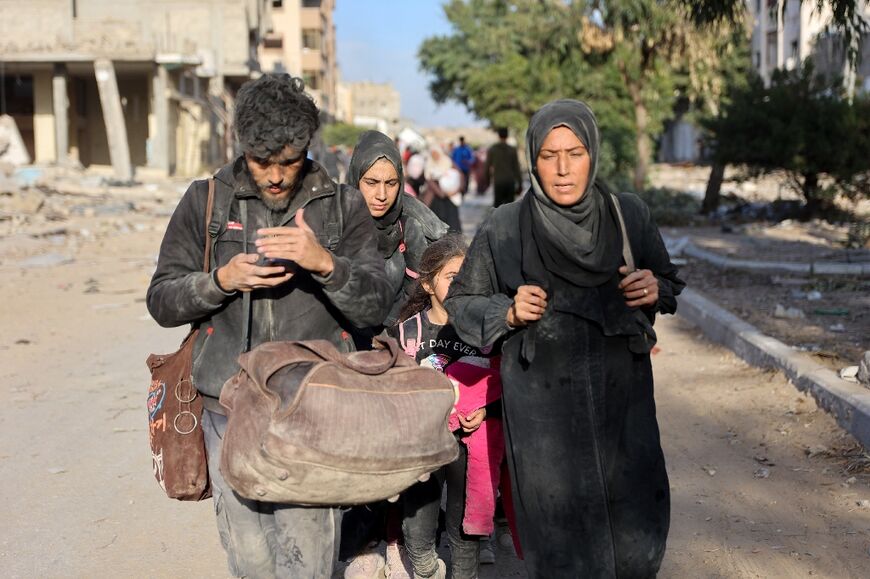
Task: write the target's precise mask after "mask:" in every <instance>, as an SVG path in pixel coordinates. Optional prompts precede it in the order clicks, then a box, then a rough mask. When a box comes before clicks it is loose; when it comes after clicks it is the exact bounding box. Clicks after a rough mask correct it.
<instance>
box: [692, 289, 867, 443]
mask: <svg viewBox="0 0 870 579" xmlns="http://www.w3.org/2000/svg"><path fill="white" fill-rule="evenodd" d="M677 300H678V303H679V307H678V311H677V315H679V316H681V317H683V318H685V319H686V320H687V321H689V322H691V323H692V324H694V325H696V326H698V328H699V329H700V330H701V331H702V332H704V334H705V335H706V336H707V337H708V338H709V339H710V340H712V341H714V342H717V343H719V344H722V345H724V346H727V347H728V348H730V349H731V350H733V351H734V353H735V354H737V355H738V356H740V357H741V358H742V359H743V360H745V361H746V362H748V363H749V364H752V365H753V366H758V367H760V368H773V369H777V370H782V371H783V372H784V373H785V375H786V376H787V377H788V379H789V380H790V381H791V383H792V384H794V385H795V386H796V387H797V389H798V390H800V391H802V392H807V393H809V394H811V395H812V396H813V398H815V400H816V402H817V403H818V405H819V406H820V407H822V408H823V409H824V410H826V411H827V412H828V413H829V414H831V415H833V416H834V418H836V420H837V423H838V424H839V425H840V426H841V427H843V428H844V429H846V430H847V431H848V432H849V433H850V434H852V436H854V437H855V438H856V439H858V441H859V442H860V443H861V444H862V445H864V448H868V449H870V389H867V388H865V387H863V386H861V385H860V384H854V383H852V382H846V381H845V380H842V379H841V378H840V377H839V376H837V374H836V373H834V372H833V371H831V370H829V369H827V368H825V367H823V366H821V365H819V364H817V363H815V362H813V361H812V360H811V359H810V358H809V357H807V356H805V355H803V354H801V353H800V352H797V351H795V350H793V349H792V348H790V347H788V346H787V345H785V344H784V343H782V342H780V341H779V340H777V339H775V338H772V337H770V336H766V335H765V334H762V333H761V331H760V330H759V329H758V328H756V327H755V326H753V325H751V324H749V323H747V322H744V321H743V320H741V319H740V318H738V317H737V316H735V315H734V314H732V313H730V312H728V311H727V310H725V309H724V308H722V307H720V306H718V305H716V304H715V303H713V302H712V301H710V300H709V299H707V298H705V297H704V296H703V295H701V294H699V293H698V292H696V291H693V290H691V289H686V290H683V293H682V294H681V295H680V296H679V297H678V298H677Z"/></svg>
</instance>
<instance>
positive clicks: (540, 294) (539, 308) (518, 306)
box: [507, 285, 547, 328]
mask: <svg viewBox="0 0 870 579" xmlns="http://www.w3.org/2000/svg"><path fill="white" fill-rule="evenodd" d="M546 309H547V292H545V291H544V290H543V289H542V288H539V287H538V286H536V285H521V286H520V287H519V288H518V289H517V295H515V296H514V303H513V304H512V305H511V307H510V309H509V310H508V313H507V323H508V325H509V326H510V327H512V328H518V327H521V326H525V325H528V324H530V323H532V322H537V321H538V320H540V319H541V317H543V315H544V310H546Z"/></svg>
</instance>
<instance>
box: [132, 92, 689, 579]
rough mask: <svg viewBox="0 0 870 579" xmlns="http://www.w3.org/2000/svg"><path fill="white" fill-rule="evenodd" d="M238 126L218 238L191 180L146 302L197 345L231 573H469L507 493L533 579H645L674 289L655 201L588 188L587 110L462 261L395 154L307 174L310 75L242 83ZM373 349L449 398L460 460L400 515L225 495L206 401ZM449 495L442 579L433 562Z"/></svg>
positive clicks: (220, 194) (378, 153)
mask: <svg viewBox="0 0 870 579" xmlns="http://www.w3.org/2000/svg"><path fill="white" fill-rule="evenodd" d="M235 127H236V134H237V138H238V142H239V145H240V148H241V150H242V152H243V154H242V155H241V156H240V157H239V158H238V159H236V160H235V161H234V162H233V163H231V164H229V165H227V166H226V167H224V168H222V169H221V170H220V171H218V173H217V174H216V175H215V177H214V181H215V207H214V210H213V215H214V217H213V219H212V221H211V223H210V224H208V225H206V224H205V223H204V220H205V215H206V195H207V189H208V184H207V183H206V182H205V181H196V182H194V183H193V184H192V185H191V187H190V188H189V189H188V191H187V193H186V194H185V195H184V197H183V198H182V200H181V201H180V203H179V205H178V208H177V209H176V211H175V213H174V214H173V216H172V219H171V220H170V223H169V226H168V228H167V232H166V235H165V237H164V239H163V243H162V245H161V249H160V257H159V260H158V266H157V269H156V271H155V273H154V277H153V279H152V281H151V285H150V287H149V290H148V297H147V303H148V307H149V311H150V312H151V314H152V315H153V316H154V318H155V319H156V320H157V321H158V322H159V323H160V324H161V325H164V326H177V325H183V324H198V325H199V327H200V330H201V331H200V332H199V333H198V337H197V343H196V345H195V350H194V362H193V378H194V382H195V384H196V387H197V389H198V390H199V392H200V394H201V395H202V397H203V401H204V407H205V410H204V413H203V426H204V429H205V441H206V447H207V451H208V456H209V473H210V476H211V481H212V492H213V496H214V504H215V512H216V516H217V525H218V531H219V534H220V538H221V543H222V545H223V547H224V549H225V551H226V553H227V558H228V563H229V568H230V571H231V573H232V574H233V575H234V576H238V577H299V578H328V577H330V576H331V575H332V573H333V571H334V568H335V565H336V560H337V558H338V555H339V553H341V556H342V557H344V558H345V559H347V560H348V562H349V565H348V568H347V571H346V573H348V574H349V575H346V576H354V577H364V576H366V575H365V574H366V573H369V575H368V576H369V577H375V576H379V577H383V576H384V574H385V573H386V574H388V576H392V577H414V578H426V577H435V578H440V579H444V578H446V577H447V576H448V571H449V576H450V577H455V578H457V579H466V578H469V579H470V578H475V577H477V576H478V567H479V545H480V542H479V538H480V536H482V535H486V534H488V533H490V532H491V531H492V526H493V517H494V514H495V509H496V503H497V501H498V500H499V498H498V497H499V494H500V495H501V501H502V503H503V504H504V508H505V510H506V511H507V512H508V514H509V515H511V516H510V518H511V520H512V521H513V529H514V530H515V535H516V536H515V540H516V544H517V546H518V554H520V555H521V556H522V557H523V560H524V564H525V567H526V570H527V572H528V575H529V576H530V577H535V578H560V577H566V578H568V577H620V578H628V577H653V576H655V574H656V572H657V570H658V568H659V565H660V564H661V561H662V557H663V555H664V549H665V540H666V538H667V533H668V523H669V487H668V479H667V474H666V471H665V464H664V457H663V454H662V450H661V445H660V443H659V433H658V425H657V422H656V416H655V404H654V399H653V378H652V370H651V366H650V350H651V348H652V346H653V344H654V343H655V332H654V330H653V323H654V321H655V316H656V314H658V313H673V312H674V311H675V309H676V299H675V298H676V296H677V295H678V294H679V293H680V291H681V289H682V288H683V285H684V284H683V282H682V281H681V280H680V279H679V277H678V275H677V270H676V268H675V267H674V266H673V264H672V263H671V262H670V259H669V257H668V254H667V251H666V250H665V248H664V244H663V243H662V240H661V237H660V235H659V232H658V229H657V228H656V226H655V223H654V222H653V220H652V218H651V216H650V213H649V210H648V208H647V207H646V206H645V205H644V203H643V202H642V201H641V200H640V199H639V198H637V197H636V196H634V195H632V194H623V193H620V194H616V195H614V194H611V193H610V192H609V191H608V190H607V188H606V187H605V186H604V184H603V183H602V181H601V180H600V179H599V178H598V176H597V167H598V151H599V132H598V126H597V123H596V120H595V117H594V115H593V113H592V111H591V110H590V109H589V108H588V107H587V106H586V105H585V104H583V103H581V102H579V101H572V100H561V101H555V102H553V103H550V104H548V105H546V106H544V107H543V108H542V109H541V110H539V111H538V112H537V113H536V114H535V115H534V116H533V117H532V119H531V121H530V125H529V129H528V131H527V155H528V159H529V165H530V168H529V174H528V178H529V181H530V183H531V186H530V188H529V190H528V191H527V192H526V193H525V195H524V196H523V197H522V198H521V199H520V200H517V201H513V200H512V197H513V194H515V192H516V191H515V190H514V191H513V192H511V200H509V202H506V203H504V204H503V206H500V207H498V208H497V209H496V210H495V211H494V212H493V213H492V214H491V215H490V217H489V218H488V220H487V221H486V222H485V223H484V224H483V225H482V226H481V228H480V230H479V231H478V232H477V234H476V236H475V237H474V239H473V241H472V242H471V244H470V246H469V245H467V243H466V241H465V239H464V238H463V237H462V235H461V234H460V233H458V232H456V231H451V227H450V224H447V223H444V222H443V221H442V220H441V219H439V218H438V216H437V215H435V214H434V213H433V212H432V211H431V210H430V209H429V208H427V207H426V206H425V204H423V203H421V202H420V201H419V200H418V199H416V198H414V197H413V196H410V195H408V194H406V193H405V192H404V191H405V183H406V179H405V169H406V167H405V166H404V165H403V162H402V161H403V160H402V158H401V155H400V153H399V150H398V149H397V147H396V145H395V143H394V142H393V140H392V139H390V138H389V137H387V136H386V135H383V134H381V133H378V132H375V131H370V132H367V133H365V134H364V135H362V137H361V138H360V140H359V143H358V144H357V146H356V148H355V150H354V152H353V156H352V158H351V160H350V163H349V168H348V179H347V181H348V184H346V185H338V184H336V183H335V182H334V181H333V180H332V179H330V178H329V177H328V175H327V173H326V171H325V170H324V169H323V168H322V167H321V166H319V165H318V164H317V163H315V162H313V161H311V160H310V159H308V158H307V156H306V150H307V148H308V145H309V144H310V142H311V139H312V137H313V136H314V134H315V132H316V131H317V129H318V111H317V108H316V106H315V105H314V103H313V101H312V100H311V98H310V97H309V96H308V95H307V94H306V93H305V92H304V90H303V87H302V86H301V84H300V83H299V82H298V80H296V79H292V78H291V77H289V76H288V75H264V76H262V77H260V78H259V79H256V80H254V81H250V82H249V83H247V84H246V85H244V86H243V87H242V88H241V89H240V91H239V93H238V96H237V100H236V109H235ZM410 169H411V168H410V167H408V172H409V173H410V172H411V171H410ZM412 178H413V177H412ZM511 179H512V180H513V181H512V187H516V186H517V185H516V183H517V179H516V176H512V177H511ZM495 184H496V186H497V191H498V181H497V180H496V183H495ZM503 190H505V191H506V190H507V188H506V187H505V188H503ZM505 197H506V194H505ZM505 201H508V200H507V199H505ZM453 229H456V228H455V227H453ZM207 236H208V237H210V239H211V243H212V245H213V248H214V251H213V252H212V256H213V257H212V263H211V264H210V267H209V268H208V269H209V272H210V273H206V272H203V271H202V267H201V265H202V260H203V246H204V243H205V241H206V239H207ZM382 333H386V334H387V335H390V336H392V337H394V338H396V339H398V340H399V343H400V345H401V346H402V347H403V348H404V349H405V352H406V353H407V354H408V355H409V356H412V357H413V358H414V359H415V360H416V361H417V362H418V363H419V364H421V365H426V366H429V367H431V368H434V369H435V370H437V371H440V372H444V373H445V374H447V375H448V376H449V377H450V378H451V380H453V382H454V383H455V384H457V385H458V390H459V396H458V401H457V404H456V408H455V413H454V414H453V415H452V416H451V419H450V421H449V424H448V425H447V427H449V428H450V429H451V430H452V431H453V432H454V433H455V436H456V439H457V443H458V445H459V447H460V449H461V452H460V457H459V459H458V460H457V461H456V462H455V463H453V464H450V465H448V466H446V467H445V468H443V469H442V470H440V471H438V472H436V473H433V475H432V476H431V477H430V478H429V479H428V480H426V481H424V482H419V483H417V484H415V485H414V486H412V487H411V488H409V489H407V490H406V491H405V492H404V493H403V495H402V497H401V498H400V500H399V502H398V503H395V504H390V503H385V504H383V505H368V506H365V507H354V508H351V509H348V508H345V507H343V506H340V505H336V506H335V507H331V508H322V507H303V506H299V505H283V504H271V503H263V502H258V501H252V500H248V499H244V498H242V497H240V496H238V495H237V494H235V493H234V492H233V490H232V488H230V487H229V486H228V485H227V483H226V481H224V479H223V478H222V477H221V474H220V471H219V468H218V464H219V460H218V459H217V458H216V457H219V455H220V446H221V439H222V436H223V431H224V430H225V428H226V417H225V416H224V413H225V411H224V409H223V408H222V407H221V406H220V405H219V404H217V397H219V395H220V391H221V387H222V385H223V384H224V382H225V381H226V380H227V379H228V378H229V377H230V376H232V375H233V374H234V373H236V372H237V371H238V365H237V362H236V358H237V356H238V354H240V353H241V352H242V351H244V350H245V349H246V348H247V347H249V346H250V347H254V346H257V345H258V344H262V343H265V342H269V341H275V340H312V339H321V340H328V341H330V342H332V343H333V344H335V345H336V346H337V347H338V348H339V349H340V350H341V351H344V352H350V351H353V350H355V349H365V348H371V347H372V338H373V337H374V336H377V335H379V334H382ZM383 427H384V428H389V427H390V426H389V424H384V426H383ZM360 435H364V433H360ZM502 473H504V474H505V475H506V476H501V475H502ZM445 483H446V487H447V500H446V521H445V527H446V534H447V538H448V542H449V545H450V561H449V565H447V564H446V562H445V561H443V560H442V559H441V558H439V556H438V553H437V551H436V538H437V536H438V529H439V511H440V510H441V496H442V489H443V487H444V485H445ZM373 521H374V522H373ZM380 540H383V541H385V542H386V544H387V549H386V552H385V554H386V557H384V556H383V555H382V554H381V552H379V551H378V550H377V549H376V548H373V547H374V544H376V542H377V541H380ZM354 573H360V574H359V575H353V574H354Z"/></svg>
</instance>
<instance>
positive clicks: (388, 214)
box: [347, 131, 448, 327]
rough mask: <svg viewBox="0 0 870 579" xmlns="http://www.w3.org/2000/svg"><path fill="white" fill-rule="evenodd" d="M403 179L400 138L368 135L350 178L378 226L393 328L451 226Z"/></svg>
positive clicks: (354, 159)
mask: <svg viewBox="0 0 870 579" xmlns="http://www.w3.org/2000/svg"><path fill="white" fill-rule="evenodd" d="M402 180H403V175H402V156H401V155H400V154H399V150H398V149H397V148H396V144H395V142H393V140H392V139H391V138H389V137H388V136H386V135H385V134H383V133H379V132H378V131H366V132H365V133H363V134H362V135H361V136H360V139H359V142H358V143H357V145H356V148H354V150H353V157H351V160H350V166H349V167H348V171H347V182H348V184H349V185H351V186H352V187H356V188H357V189H359V190H360V191H361V192H362V194H363V197H364V198H365V201H366V205H367V206H368V208H369V212H370V213H371V214H372V217H373V218H374V220H375V224H376V226H377V230H378V249H379V250H380V252H381V255H383V256H384V260H385V262H386V263H385V266H386V270H387V277H388V278H389V280H390V283H391V284H392V286H393V291H394V292H395V299H394V300H393V308H392V310H391V311H390V315H389V316H388V317H387V319H386V320H384V326H387V327H389V326H392V325H394V324H396V323H397V322H398V321H400V320H398V319H396V318H397V316H398V313H399V309H400V308H401V307H402V305H403V304H404V303H405V301H406V299H407V297H408V295H409V292H410V288H411V286H412V285H413V282H414V279H416V277H417V268H418V266H419V264H420V257H421V256H422V255H423V252H424V251H425V250H426V248H427V247H428V246H429V244H430V243H432V242H433V241H435V240H436V239H440V238H441V237H442V236H443V235H444V234H445V233H447V230H448V227H447V225H445V224H444V223H442V222H441V220H440V219H438V217H436V216H435V214H434V213H432V211H430V210H429V208H428V207H426V206H425V205H423V203H421V202H420V201H417V200H416V199H415V198H413V197H411V196H410V195H406V194H405V193H403V192H402V191H403V189H404V184H403V182H402Z"/></svg>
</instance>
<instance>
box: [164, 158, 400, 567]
mask: <svg viewBox="0 0 870 579" xmlns="http://www.w3.org/2000/svg"><path fill="white" fill-rule="evenodd" d="M301 178H302V183H301V185H300V187H299V188H298V189H297V191H296V193H295V194H294V196H293V198H292V200H291V202H290V205H289V207H288V208H287V210H286V211H284V212H280V213H276V212H274V211H271V210H270V209H269V208H268V207H267V206H266V205H265V204H264V203H263V202H262V201H261V200H260V198H259V196H258V194H257V191H256V188H255V186H254V185H253V183H252V180H251V178H250V176H249V174H248V171H247V165H246V164H245V161H244V158H241V157H240V158H239V159H238V160H237V161H236V162H235V163H233V164H231V165H227V166H226V167H224V168H223V169H221V170H220V171H219V172H218V173H217V175H216V176H215V206H214V212H213V217H212V221H211V223H210V225H209V226H208V228H206V225H205V223H204V221H205V211H206V199H207V195H208V184H207V182H206V181H196V182H194V183H193V184H192V185H191V186H190V188H189V189H188V191H187V193H185V195H184V197H183V198H182V199H181V201H180V203H179V204H178V207H177V208H176V210H175V213H173V215H172V219H171V220H170V222H169V226H168V228H167V230H166V235H165V236H164V238H163V243H162V245H161V247H160V257H159V259H158V263H157V270H156V271H155V272H154V277H153V278H152V280H151V286H150V287H149V288H148V296H147V302H148V309H149V311H150V312H151V315H152V316H154V318H155V319H156V320H157V321H158V322H159V323H160V324H161V325H163V326H180V325H182V324H187V323H192V322H198V323H199V324H200V328H201V330H200V332H199V337H198V339H197V343H196V344H195V348H194V357H193V377H194V384H195V385H196V387H197V389H198V390H199V391H200V392H202V393H203V394H204V395H205V398H204V404H205V406H206V408H207V410H206V411H205V412H204V413H203V428H204V431H205V441H206V450H207V452H208V466H209V474H210V476H211V480H212V488H213V493H214V503H215V513H216V515H217V522H218V531H219V533H220V535H221V542H222V544H223V546H224V549H225V550H226V553H227V559H228V563H229V568H230V572H231V573H232V574H233V575H234V576H238V577H300V578H302V577H304V578H310V579H315V578H320V577H329V576H330V575H331V573H332V566H333V562H334V560H335V554H336V553H335V551H336V549H335V545H336V530H337V529H339V528H340V524H341V521H340V513H338V512H337V510H336V509H330V508H306V507H300V506H298V505H288V504H266V503H261V502H257V501H246V500H243V499H240V498H239V497H238V496H237V495H236V494H235V493H234V492H233V491H232V489H231V488H230V487H229V485H227V483H226V481H225V480H224V479H223V477H222V476H221V474H220V469H219V468H218V466H219V464H220V448H221V440H222V436H223V431H224V429H225V428H226V419H225V417H224V416H221V415H220V414H215V413H212V412H209V410H208V409H209V408H214V409H216V410H221V409H220V407H219V406H218V405H217V404H216V401H215V400H214V398H217V397H219V396H220V392H221V389H222V388H223V385H224V382H225V381H226V380H227V379H228V378H229V377H230V376H231V375H233V374H235V373H236V372H238V369H239V366H238V362H237V358H238V355H239V354H241V353H242V352H243V351H244V350H245V346H244V341H245V340H244V332H243V326H244V324H245V323H246V321H248V320H250V345H251V347H255V346H257V345H259V344H262V343H264V342H270V341H275V340H313V339H325V340H329V341H331V342H332V343H334V344H336V345H337V346H338V347H339V348H342V349H343V350H345V351H349V350H351V349H353V341H352V339H351V337H350V331H351V330H352V328H353V326H354V325H356V326H369V325H373V324H377V323H380V322H381V320H383V318H384V316H385V315H386V313H387V309H388V307H389V306H390V303H391V302H390V297H391V291H390V287H389V284H388V283H387V281H386V279H385V276H384V265H383V264H384V262H383V260H382V259H381V256H380V255H379V254H378V252H377V241H376V239H375V228H374V224H373V223H372V219H371V216H370V215H369V212H368V209H367V208H366V206H365V203H364V202H363V199H362V196H361V195H360V194H359V192H357V191H355V190H353V189H350V188H348V187H345V186H343V185H342V186H338V185H336V184H335V183H334V182H333V181H332V180H331V179H330V178H329V177H328V176H327V175H326V172H325V171H324V170H323V169H322V168H321V167H320V166H319V165H317V164H315V163H313V162H310V161H308V162H307V164H306V166H305V167H304V169H303V173H302V176H301ZM301 208H304V209H305V222H306V223H307V224H308V225H309V227H311V229H312V230H313V231H314V232H315V235H316V236H317V239H318V241H319V242H320V244H321V245H322V246H323V247H325V248H327V249H328V250H329V251H330V252H331V253H332V256H333V261H334V270H333V272H332V273H331V274H330V275H329V276H326V277H322V276H319V275H316V274H312V273H309V272H307V271H304V270H301V269H299V270H297V271H296V273H295V275H294V276H293V277H292V278H291V279H290V280H288V281H286V282H284V283H283V284H281V285H279V286H277V287H275V288H268V289H259V290H254V291H253V292H252V295H251V312H250V319H249V318H248V316H247V312H245V311H244V310H245V308H243V298H242V294H241V292H234V293H228V292H224V291H223V290H222V289H221V288H220V287H219V286H218V285H217V283H216V271H217V268H219V267H221V266H223V265H225V264H226V263H227V262H229V260H230V259H231V258H232V257H233V256H235V255H237V254H239V253H244V252H247V253H255V252H256V249H255V245H254V242H255V240H256V237H257V230H258V229H260V228H264V227H275V226H291V227H295V223H294V220H293V219H294V216H295V214H296V211H297V210H298V209H301ZM206 235H210V236H211V238H212V249H213V251H212V256H213V257H212V263H211V264H210V269H211V273H210V274H209V273H204V272H202V271H201V264H202V261H203V247H204V243H205V238H206ZM246 248H247V249H246Z"/></svg>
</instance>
